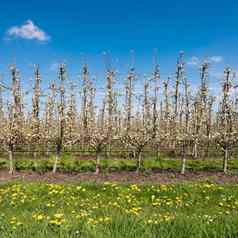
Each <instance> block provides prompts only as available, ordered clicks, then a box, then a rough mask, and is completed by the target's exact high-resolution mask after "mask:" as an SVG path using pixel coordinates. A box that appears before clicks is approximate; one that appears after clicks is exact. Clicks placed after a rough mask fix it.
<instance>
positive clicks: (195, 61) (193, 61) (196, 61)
mask: <svg viewBox="0 0 238 238" xmlns="http://www.w3.org/2000/svg"><path fill="white" fill-rule="evenodd" d="M187 64H188V65H193V66H197V65H199V64H200V60H199V58H198V57H196V56H192V57H191V59H189V61H188V63H187Z"/></svg>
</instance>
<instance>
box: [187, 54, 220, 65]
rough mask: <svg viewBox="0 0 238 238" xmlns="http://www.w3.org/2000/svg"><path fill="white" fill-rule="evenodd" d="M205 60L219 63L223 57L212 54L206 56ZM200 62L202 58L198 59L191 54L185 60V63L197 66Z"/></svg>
mask: <svg viewBox="0 0 238 238" xmlns="http://www.w3.org/2000/svg"><path fill="white" fill-rule="evenodd" d="M206 60H207V61H208V62H209V63H211V64H219V63H221V62H223V60H224V59H223V57H222V56H220V55H214V56H210V57H207V58H206ZM201 63H202V60H201V59H199V58H198V57H197V56H192V57H191V58H190V59H189V60H188V62H187V64H188V65H191V66H199V65H200V64H201Z"/></svg>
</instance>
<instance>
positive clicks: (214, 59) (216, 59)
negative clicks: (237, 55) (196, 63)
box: [208, 55, 223, 64]
mask: <svg viewBox="0 0 238 238" xmlns="http://www.w3.org/2000/svg"><path fill="white" fill-rule="evenodd" d="M208 61H209V62H211V63H216V64H218V63H221V62H222V61H223V57H222V56H220V55H216V56H211V57H208Z"/></svg>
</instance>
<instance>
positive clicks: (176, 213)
mask: <svg viewBox="0 0 238 238" xmlns="http://www.w3.org/2000/svg"><path fill="white" fill-rule="evenodd" d="M0 211H1V212H0V231H1V232H0V237H4V238H7V237H12V238H15V237H17V238H18V237H19V238H20V237H21V238H30V237H31V238H34V237H36V238H41V237H42V238H43V237H52V238H54V237H62V238H63V237H64V238H66V237H67V238H76V237H83V238H87V237H89V238H94V237H97V238H107V237H113V238H119V237H120V238H122V237H123V238H124V237H127V238H130V237H133V238H134V237H145V238H146V237H148V238H155V237H156V238H157V237H161V238H174V237H176V238H182V237H183V238H185V237H188V238H203V237H209V238H212V237H214V238H215V237H217V238H218V237H221V238H224V237H237V236H238V231H237V226H238V187H237V185H218V184H214V183H209V182H203V183H184V184H167V185H165V184H161V185H136V184H131V185H120V184H116V183H110V182H105V183H103V184H100V185H99V184H97V185H96V184H93V183H83V184H77V185H70V184H61V185H59V184H47V183H24V182H20V181H19V182H15V183H8V184H5V185H1V186H0Z"/></svg>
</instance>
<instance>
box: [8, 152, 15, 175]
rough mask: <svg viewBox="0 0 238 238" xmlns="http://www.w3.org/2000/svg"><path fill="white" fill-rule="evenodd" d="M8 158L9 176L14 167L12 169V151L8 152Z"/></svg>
mask: <svg viewBox="0 0 238 238" xmlns="http://www.w3.org/2000/svg"><path fill="white" fill-rule="evenodd" d="M8 157H9V174H13V172H14V167H13V151H12V150H9V151H8Z"/></svg>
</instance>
